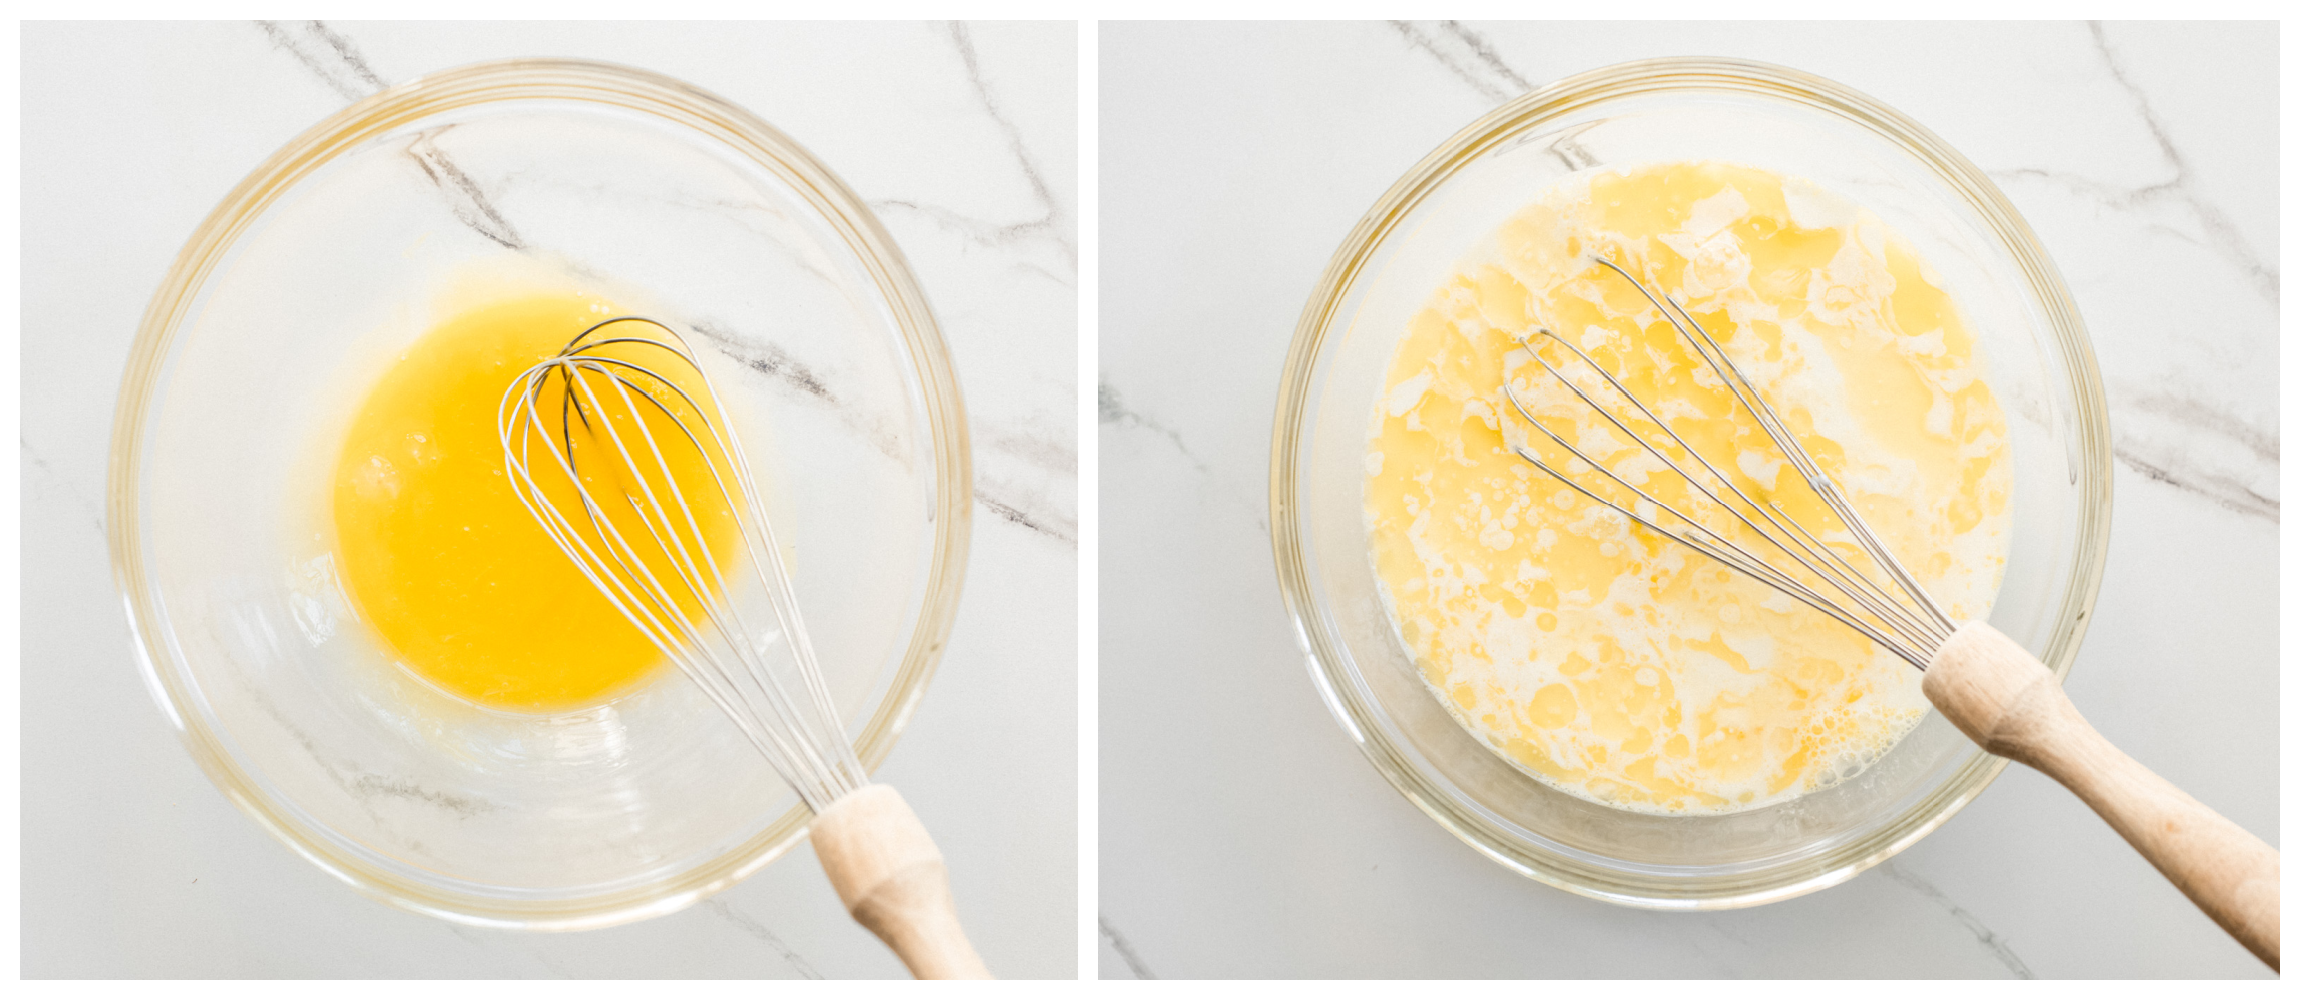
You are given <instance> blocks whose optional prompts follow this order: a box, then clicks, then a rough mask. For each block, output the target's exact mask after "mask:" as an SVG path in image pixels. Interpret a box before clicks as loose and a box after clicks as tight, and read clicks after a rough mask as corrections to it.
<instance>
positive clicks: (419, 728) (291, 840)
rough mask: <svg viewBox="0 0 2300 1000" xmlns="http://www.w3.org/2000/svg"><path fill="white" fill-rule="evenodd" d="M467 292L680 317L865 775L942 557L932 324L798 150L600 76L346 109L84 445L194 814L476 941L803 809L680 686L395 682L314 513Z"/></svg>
mask: <svg viewBox="0 0 2300 1000" xmlns="http://www.w3.org/2000/svg"><path fill="white" fill-rule="evenodd" d="M474 275H478V276H481V279H483V280H481V281H480V284H481V285H483V286H484V285H485V284H486V283H487V281H502V282H525V283H536V282H540V283H542V284H546V285H549V284H554V283H556V284H558V285H560V286H572V287H581V288H588V289H592V290H598V291H606V292H609V293H610V294H611V295H612V296H613V297H614V298H616V299H617V300H618V301H621V302H623V303H624V304H625V305H627V306H631V307H634V308H638V309H641V310H642V311H645V312H648V313H649V314H652V315H656V316H657V317H658V318H663V319H668V320H671V321H673V322H674V323H676V324H678V325H681V326H683V327H686V328H689V329H691V330H693V331H694V334H695V335H694V336H692V337H690V340H691V342H693V343H694V345H695V346H696V348H697V350H698V352H699V353H700V354H701V355H702V361H703V363H704V365H705V366H706V369H707V370H708V372H709V374H710V376H711V378H712V381H713V383H714V384H715V385H716V386H717V387H718V390H719V393H720V395H721V396H722V398H723V399H725V401H726V404H727V406H728V409H729V412H730V414H731V419H732V420H733V421H734V422H735V423H736V424H738V425H739V426H740V430H741V434H742V437H743V439H744V445H745V449H746V451H747V452H748V453H750V458H751V462H752V468H753V469H754V470H757V472H758V474H759V476H760V478H761V479H762V485H763V487H764V489H765V492H766V494H767V502H768V507H769V510H770V511H771V514H772V517H773V520H774V523H775V526H776V531H777V534H778V535H779V536H780V537H781V538H782V540H783V544H784V545H785V547H786V550H787V553H788V556H789V559H790V564H791V572H792V575H793V578H794V585H795V588H796V593H797V594H798V596H799V603H800V606H801V607H802V609H803V611H804V613H805V614H806V616H807V623H808V626H809V630H810V631H811V632H812V634H813V637H814V640H815V644H816V648H817V652H818V654H819V657H820V660H821V662H822V664H823V669H824V670H825V672H826V674H827V677H826V679H827V680H828V682H829V684H830V686H831V689H832V692H833V695H834V699H835V700H836V702H837V704H838V706H839V707H840V709H841V710H842V712H843V713H844V714H845V717H846V719H847V720H848V723H849V733H850V735H851V736H852V738H853V739H854V741H855V747H856V750H857V753H858V754H859V755H860V757H861V759H862V761H863V763H864V764H865V765H866V766H875V765H876V764H877V763H878V762H879V761H880V760H881V759H883V758H884V757H885V756H886V754H887V752H888V750H889V749H890V748H892V746H893V744H894V741H895V739H896V737H897V736H898V735H899V734H900V733H901V731H902V729H903V726H904V724H905V722H906V721H907V720H908V718H909V716H910V713H911V711H912V709H913V708H914V706H916V704H917V703H918V699H919V697H920V696H921V694H923V693H924V689H925V685H926V681H927V678H928V676H929V675H930V674H931V673H932V672H933V669H934V665H935V662H936V660H937V659H938V657H939V656H940V654H941V651H942V646H943V641H944V639H945V637H946V635H947V634H948V632H949V628H950V623H951V616H952V613H953V611H954V610H955V608H956V604H957V598H958V592H959V584H960V578H961V576H962V574H963V572H964V568H965V564H966V548H967V537H968V524H969V521H968V512H969V508H970V503H971V483H972V479H971V476H970V472H969V464H968V462H969V459H968V452H967V442H966V430H965V427H966V422H965V417H964V413H963V411H962V407H961V404H960V400H959V393H958V387H957V384H956V382H955V380H954V378H953V375H952V372H951V367H950V359H949V356H948V354H947V352H946V351H945V348H944V345H943V341H942V337H941V334H940V333H939V331H938V330H937V329H936V327H935V323H934V319H933V316H932V315H931V314H930V313H929V311H928V309H927V305H926V300H925V298H924V296H923V295H922V294H921V292H920V290H919V288H918V285H917V282H916V281H915V280H914V279H913V278H912V277H911V274H910V271H909V268H908V266H907V265H906V264H905V263H904V261H903V258H902V254H901V253H900V252H899V251H898V250H897V249H896V248H895V245H894V243H893V241H892V240H891V239H889V238H888V236H887V234H886V232H885V231H884V230H883V229H882V228H881V227H880V226H879V224H878V222H877V220H875V219H874V218H873V217H872V215H871V213H870V211H869V210H868V209H867V208H866V207H865V206H864V204H863V203H862V201H861V200H860V199H859V198H857V197H856V196H855V194H854V193H853V192H852V191H849V190H848V189H847V188H846V186H845V185H844V184H842V183H841V182H840V181H839V180H838V179H837V178H836V177H834V176H833V175H832V174H831V173H830V171H829V170H827V169H826V168H824V167H823V165H822V164H820V163H818V162H817V161H816V160H815V159H814V158H813V157H811V156H809V155H808V154H807V152H806V151H805V150H803V149H801V148H800V147H799V146H798V145H797V144H796V143H794V142H792V141H791V140H790V139H789V138H787V137H785V136H783V135H782V134H781V133H779V132H777V131H775V130H774V129H773V128H771V127H769V126H768V125H767V124H766V123H764V122H762V121H760V120H759V119H758V118H756V117H754V116H752V115H751V114H749V113H748V112H745V111H743V110H742V109H740V108H738V107H735V106H734V105H732V104H729V103H727V102H726V101H724V100H722V99H720V98H717V97H714V96H712V95H710V94H708V93H704V92H702V91H700V90H697V89H695V88H693V87H691V86H688V85H686V84H683V83H680V82H679V81H676V80H672V79H669V78H667V77H662V76H658V75H655V74H652V73H647V72H642V71H639V70H633V69H627V68H623V67H618V66H611V65H605V64H600V63H587V62H572V61H544V60H513V61H507V62H496V63H488V64H483V65H477V66H470V67H466V68H462V69H457V70H451V71H448V72H444V73H440V74H437V75H433V76H427V77H424V78H421V79H418V80H414V81H412V82H409V83H406V84H404V85H401V86H398V87H394V88H392V89H390V90H388V91H385V92H383V93H381V94H377V95H375V96H374V97H371V98H369V99H367V100H364V101H361V102H359V103H358V104H356V105H353V106H352V107H350V108H347V109H345V110H344V111H343V112H341V113H339V114H337V115H335V116H334V117H332V118H329V119H328V120H326V121H324V122H322V123H320V124H319V125H318V126H317V127H315V128H313V129H311V130H310V131H308V132H306V133H304V134H303V135H301V136H298V137H297V138H296V139H295V140H294V141H293V142H291V143H289V144H288V145H287V147H286V148H284V149H282V150H280V151H279V152H278V153H277V154H275V155H274V156H272V157H271V159H270V160H268V161H266V162H265V163H264V164H263V165H262V166H261V167H259V168H257V169H256V171H255V172H254V173H253V174H251V175H250V176H249V177H248V178H247V179H246V180H245V181H243V182H242V183H241V184H240V185H239V186H238V187H237V188H236V189H235V190H233V191H232V192H231V194H230V195H229V196H228V197H226V198H225V199H224V201H223V203H222V204H221V205H219V206H217V208H216V209H215V211H214V212H213V213H212V214H210V215H209V216H208V218H207V220H206V221H205V222H204V223H203V224H202V225H201V226H200V228H199V230H198V231H197V232H196V233H194V234H193V236H192V239H191V242H190V243H189V244H188V245H186V246H185V248H184V250H183V252H182V254H181V255H180V256H178V257H177V259H176V262H175V265H174V267H173V268H172V269H171V270H170V272H169V274H168V276H167V280H166V281H165V282H164V283H163V284H162V286H161V287H160V289H159V291H158V293H157V294H155V295H154V296H153V298H152V303H151V306H150V309H149V310H148V311H147V312H146V313H145V316H144V322H143V327H142V329H141V331H140V332H139V335H138V340H137V343H136V345H135V349H134V352H133V354H132V356H131V360H130V362H129V366H128V371H127V373H126V376H125V378H124V380H123V384H122V387H121V392H120V403H119V410H118V413H117V415H116V418H115V423H114V429H113V443H112V457H111V473H110V487H109V494H110V496H109V512H110V518H109V521H110V530H111V542H112V558H113V562H114V569H115V573H116V576H117V579H118V582H119V586H120V590H121V593H122V596H123V597H124V598H125V601H126V604H127V610H128V617H129V621H130V623H131V626H132V631H133V634H134V636H135V641H136V644H137V649H138V652H139V653H140V654H141V657H142V666H143V669H144V673H145V677H146V679H147V680H148V681H149V682H150V685H151V689H152V693H153V696H154V697H155V698H157V699H158V700H159V702H160V705H161V707H162V708H163V709H164V710H165V711H166V712H167V715H168V718H169V720H170V721H171V722H172V723H174V724H175V725H176V726H177V727H178V728H179V729H180V730H181V732H182V735H183V738H184V742H185V744H186V745H187V746H189V747H190V749H191V752H192V755H193V756H194V757H195V758H197V759H198V761H199V762H200V764H201V766H203V767H204V768H206V770H207V772H208V774H209V776H210V777H212V778H213V779H214V781H215V782H216V784H217V786H218V787H220V788H221V789H223V791H224V793H225V794H226V795H228V796H230V797H231V799H232V800H233V801H234V802H237V803H238V804H239V806H240V808H242V809H244V810H246V811H247V813H248V814H249V815H250V816H253V817H255V818H256V820H257V821H258V822H260V823H262V824H263V825H264V826H265V827H266V828H267V829H269V830H270V831H271V832H272V833H274V834H275V835H277V836H278V837H279V838H280V839H281V840H283V841H285V842H286V843H287V844H288V846H290V847H292V848H294V849H295V850H296V851H297V852H298V853H300V854H302V855H303V856H304V857H306V858H308V859H310V860H311V861H312V862H313V863H314V864H317V865H319V866H320V867H321V868H323V869H326V870H327V871H328V872H330V873H331V874H334V875H336V876H337V877H339V878H342V879H343V880H344V881H346V882H349V883H351V884H352V885H353V886H355V887H357V888H359V889H361V890H362V891H365V892H367V893H370V894H372V895H375V896H377V897H380V898H382V899H384V900H386V901H389V902H391V903H394V904H396V905H399V906H403V907H406V908H408V909H412V910H416V911H419V912H423V913H429V914H433V915H436V916H441V917H445V918H448V919H452V920H459V921H463V922H468V923H475V924H486V925H494V926H510V927H531V928H553V929H572V928H584V927H597V926H603V925H607V924H612V923H617V922H621V921H626V920H633V919H637V918H640V917H644V916H649V915H653V914H658V913H664V912H668V911H671V910H674V909H677V908H679V907H681V906H685V905H687V904H689V903H692V902H694V901H695V900H697V899H700V898H702V897H704V896H706V895H709V894H710V893H712V892H715V891H717V890H719V889H723V888H725V887H727V886H729V885H732V884H733V883H734V882H735V881H737V880H739V879H741V878H743V877H744V876H745V875H747V874H749V873H751V872H753V871H756V870H757V869H758V868H759V867H761V866H763V865H765V864H766V863H767V862H768V861H770V860H772V859H773V858H775V857H776V856H777V855H779V854H780V853H781V852H783V851H784V850H786V849H788V848H789V847H790V846H791V845H792V844H794V843H795V842H797V840H798V838H799V837H800V836H802V835H803V833H804V832H805V829H806V825H807V822H808V814H807V812H806V810H805V809H804V808H803V807H801V806H800V805H799V803H798V800H797V798H796V797H795V796H793V795H792V794H791V793H790V791H789V790H788V789H787V788H785V787H784V786H783V784H782V782H781V781H780V780H778V779H777V778H776V776H775V774H774V773H773V771H772V770H771V769H770V768H769V767H768V766H767V764H766V763H765V761H764V760H763V759H762V758H761V757H760V756H759V754H758V753H757V751H755V750H753V749H752V748H751V747H750V746H749V745H748V744H747V743H746V742H745V741H744V740H743V739H742V737H741V736H740V735H739V734H738V732H737V730H736V729H735V727H734V726H733V725H732V724H731V723H730V722H729V721H728V720H727V719H726V718H725V717H724V716H723V715H721V714H719V712H718V710H717V709H716V708H714V707H713V706H712V705H711V703H710V702H709V701H708V700H707V699H706V698H705V697H704V696H703V695H702V693H701V692H700V691H699V689H697V688H696V687H695V686H694V685H693V684H692V683H690V682H689V681H687V680H686V678H685V677H683V676H681V675H680V674H679V673H678V672H677V671H676V670H668V669H666V670H663V671H661V672H659V673H657V674H656V675H654V677H653V678H652V679H651V681H650V682H649V683H645V684H643V685H641V686H639V687H638V688H637V689H635V690H633V691H631V692H629V693H627V694H625V695H623V696H621V697H618V698H615V699H614V700H612V701H609V702H607V703H605V704H601V705H596V706H593V707H590V708H587V709H585V710H582V711H571V712H565V713H560V714H556V715H535V714H513V713H505V712H496V711H489V710H484V709H481V708H479V707H476V706H474V705H472V704H470V703H467V702H463V701H460V700H458V699H455V698H453V697H450V696H448V695H445V694H443V693H441V692H440V691H438V690H437V689H434V688H432V687H430V686H429V685H427V684H425V683H423V682H421V681H418V680H417V679H415V677H414V676H413V675H412V674H410V673H408V672H407V671H405V670H404V669H403V668H401V667H400V666H399V665H398V664H397V662H396V660H395V658H394V656H393V654H392V653H391V651H390V650H389V649H388V647H386V646H385V645H384V644H383V643H382V642H381V640H379V639H378V638H377V637H376V636H375V635H374V634H373V632H372V631H371V630H370V629H369V628H368V627H367V626H366V625H365V624H364V623H363V622H362V621H361V620H360V618H359V615H358V613H357V611H356V610H355V606H354V605H353V604H352V603H351V602H349V601H348V600H347V599H346V596H345V593H344V591H343V589H342V586H341V584H340V583H339V582H338V580H337V578H336V575H335V571H334V566H333V557H332V555H331V552H330V545H329V543H328V539H329V538H330V537H332V533H331V528H330V520H329V518H328V516H327V513H326V511H327V496H328V489H329V486H330V474H331V471H332V464H333V459H334V450H335V449H336V448H337V447H338V446H339V443H340V441H341V439H342V433H343V430H344V429H345V428H346V427H347V426H348V423H349V420H350V419H351V416H352V411H353V408H354V407H356V406H357V405H358V404H359V401H360V400H361V399H362V398H363V396H364V394H365V391H366V389H367V387H368V386H369V385H370V384H371V383H372V382H373V380H374V379H375V378H376V377H377V376H379V375H380V374H381V373H382V371H384V370H385V368H386V367H387V366H388V365H389V364H390V363H391V362H392V361H393V360H394V359H396V358H397V357H398V352H400V351H402V350H404V349H405V348H406V346H407V345H408V344H409V343H410V342H411V341H412V340H414V339H415V338H416V337H418V336H420V335H421V334H422V333H423V332H424V331H425V330H426V329H427V328H428V327H429V326H430V325H431V324H432V323H433V322H435V321H436V320H438V319H441V318H443V317H442V316H440V315H438V312H439V310H440V309H442V308H445V306H443V305H442V304H441V303H442V302H443V301H445V299H443V296H446V295H447V293H448V292H449V291H451V290H453V289H455V288H457V287H461V286H468V285H469V284H470V283H471V282H472V281H473V280H474V278H473V276H474ZM488 276H492V277H488ZM467 290H468V289H467ZM535 627H537V628H548V627H551V623H550V622H537V623H535Z"/></svg>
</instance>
